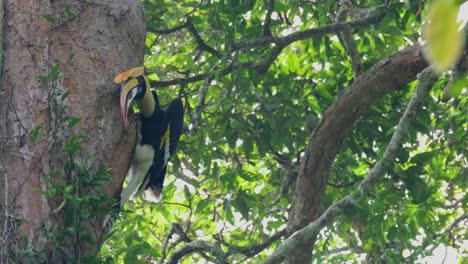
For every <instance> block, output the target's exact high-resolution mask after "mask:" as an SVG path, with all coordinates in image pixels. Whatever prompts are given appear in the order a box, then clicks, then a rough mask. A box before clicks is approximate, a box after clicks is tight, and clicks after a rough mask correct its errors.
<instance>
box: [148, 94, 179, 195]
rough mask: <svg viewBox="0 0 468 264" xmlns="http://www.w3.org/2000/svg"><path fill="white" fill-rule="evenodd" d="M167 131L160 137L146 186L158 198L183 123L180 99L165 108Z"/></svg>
mask: <svg viewBox="0 0 468 264" xmlns="http://www.w3.org/2000/svg"><path fill="white" fill-rule="evenodd" d="M166 122H167V124H168V126H167V131H166V133H167V134H166V133H165V135H164V136H163V137H162V139H161V145H160V149H159V151H158V152H157V154H156V156H155V160H154V162H153V167H152V168H151V176H150V182H149V184H148V187H151V190H152V191H153V194H154V196H155V197H156V198H159V197H160V195H161V191H162V188H163V184H164V179H165V177H166V170H167V162H168V161H169V158H170V157H171V156H172V155H173V154H174V153H175V151H176V148H177V144H178V143H179V138H180V135H181V134H182V127H183V123H184V107H183V105H182V101H181V100H180V99H176V100H174V101H172V102H171V104H170V105H169V107H168V108H167V110H166Z"/></svg>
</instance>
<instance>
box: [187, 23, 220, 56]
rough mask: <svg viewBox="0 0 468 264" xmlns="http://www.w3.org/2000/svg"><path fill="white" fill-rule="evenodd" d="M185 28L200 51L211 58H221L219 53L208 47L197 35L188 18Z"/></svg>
mask: <svg viewBox="0 0 468 264" xmlns="http://www.w3.org/2000/svg"><path fill="white" fill-rule="evenodd" d="M186 24H187V28H188V31H189V32H190V34H192V36H193V37H194V38H195V41H196V42H197V46H198V48H199V49H200V50H201V51H206V52H209V53H211V54H212V55H213V56H215V57H217V58H218V59H220V58H221V57H222V55H221V53H220V52H219V51H217V50H215V49H214V48H212V47H210V46H209V45H208V44H206V42H205V41H204V40H203V39H202V37H201V36H200V34H199V33H198V31H197V29H196V28H195V26H194V25H193V24H192V21H191V20H190V17H187V23H186Z"/></svg>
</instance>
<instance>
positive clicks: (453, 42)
mask: <svg viewBox="0 0 468 264" xmlns="http://www.w3.org/2000/svg"><path fill="white" fill-rule="evenodd" d="M457 15H458V7H457V5H455V3H453V2H452V1H448V0H434V1H432V2H431V6H430V8H429V10H428V12H427V16H426V19H425V22H426V24H425V25H424V27H423V34H422V36H423V39H424V40H425V41H426V42H427V43H426V46H425V51H426V52H425V55H426V57H427V59H428V60H429V61H430V62H431V64H432V65H433V66H434V68H435V69H436V70H437V71H439V72H444V71H446V70H448V69H450V67H452V66H453V65H454V64H455V63H456V62H457V60H458V58H460V56H461V53H462V51H463V46H464V42H465V31H464V30H462V29H460V24H459V23H458V22H457Z"/></svg>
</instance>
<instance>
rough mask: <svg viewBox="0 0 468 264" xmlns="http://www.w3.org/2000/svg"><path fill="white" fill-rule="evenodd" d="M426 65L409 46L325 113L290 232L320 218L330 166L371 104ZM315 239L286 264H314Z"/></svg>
mask: <svg viewBox="0 0 468 264" xmlns="http://www.w3.org/2000/svg"><path fill="white" fill-rule="evenodd" d="M425 67H427V62H426V61H425V59H424V57H423V54H422V49H421V47H420V46H419V45H416V46H412V47H409V48H406V49H404V50H402V51H400V52H398V53H396V54H395V55H394V56H391V57H389V58H388V59H385V60H383V61H381V62H379V63H378V64H376V65H375V66H374V67H372V68H371V69H370V70H368V71H367V72H365V73H364V74H362V75H361V76H359V77H358V78H357V79H356V80H355V81H354V83H353V84H352V85H351V86H350V87H348V88H347V89H346V91H345V93H344V94H343V95H342V96H341V97H340V98H339V99H338V100H337V101H336V102H335V103H333V104H332V105H331V106H330V107H329V108H328V109H327V111H326V112H325V113H324V116H323V118H322V121H321V123H320V125H319V126H318V127H317V128H316V130H315V132H314V133H313V135H312V136H311V137H310V139H309V142H308V146H307V150H306V152H305V155H304V157H303V158H302V160H301V167H300V172H299V175H298V178H297V182H296V190H295V194H296V201H295V205H294V208H293V212H292V216H291V218H290V221H289V222H288V233H289V235H290V234H292V233H294V232H295V231H297V230H299V229H301V228H303V227H304V226H306V225H307V224H308V223H310V222H312V221H313V220H315V219H317V217H319V216H320V214H321V213H322V211H323V209H325V208H323V197H324V195H325V191H326V187H327V182H328V177H329V173H330V167H331V165H332V163H333V161H334V159H335V156H336V155H337V153H338V152H339V150H340V147H341V143H342V141H343V138H344V137H345V136H346V135H347V134H348V132H349V131H350V130H351V128H352V127H353V125H354V124H355V123H356V121H357V120H358V119H359V118H360V117H361V116H362V114H363V113H364V112H365V111H367V110H368V109H369V107H370V106H372V105H373V104H375V103H376V102H378V101H379V100H380V99H381V98H382V97H383V96H384V95H386V94H388V93H390V92H392V91H395V90H397V89H400V88H401V87H402V86H403V85H405V84H407V83H409V82H411V81H413V80H415V79H416V75H417V74H418V73H419V72H420V71H421V70H422V69H424V68H425ZM314 243H315V241H314V240H312V241H309V242H308V243H306V244H303V245H302V246H301V247H299V248H296V249H295V250H294V253H293V254H290V255H289V257H288V258H287V259H286V263H291V264H292V263H310V260H311V257H312V249H313V246H314Z"/></svg>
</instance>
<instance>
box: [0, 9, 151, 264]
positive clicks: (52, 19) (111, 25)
mask: <svg viewBox="0 0 468 264" xmlns="http://www.w3.org/2000/svg"><path fill="white" fill-rule="evenodd" d="M4 11H5V15H4V19H3V39H2V44H3V54H4V63H3V67H2V68H3V73H2V78H1V83H0V95H1V96H0V176H1V177H0V178H1V183H0V194H1V197H0V201H1V208H2V212H1V213H0V216H1V217H0V218H1V221H2V223H1V226H2V227H0V233H1V235H2V237H6V236H7V237H8V238H9V241H10V242H11V243H4V244H3V245H0V248H1V250H0V253H1V255H0V258H2V259H0V262H2V263H7V262H9V261H14V258H12V257H11V255H12V254H16V255H18V254H17V253H15V252H12V250H15V249H17V247H15V245H16V246H17V245H18V244H17V243H16V242H17V241H18V240H17V238H18V235H19V236H24V237H25V238H26V239H27V241H28V243H29V246H32V247H34V248H36V249H39V250H45V251H44V252H45V253H46V255H47V256H48V257H51V255H52V252H51V251H52V250H53V249H52V248H51V247H48V245H49V244H50V242H51V241H50V238H48V237H46V236H45V235H44V230H51V231H54V230H59V229H60V228H61V227H63V226H64V221H65V220H64V218H65V215H66V214H65V213H63V212H64V211H66V210H67V207H68V206H70V203H69V202H67V203H65V204H64V207H63V210H56V209H57V208H59V206H60V203H61V202H62V201H64V200H66V199H65V198H64V197H63V196H62V195H57V196H53V197H52V196H51V197H50V198H47V197H46V196H44V195H43V194H41V193H40V192H39V191H38V190H42V192H50V184H48V183H47V182H46V181H45V179H46V178H47V177H49V176H50V175H51V173H52V172H54V171H56V172H57V175H58V176H56V178H54V181H56V183H63V182H67V181H70V179H68V178H66V177H65V176H64V175H65V174H66V173H64V166H65V165H66V164H64V162H65V161H64V160H65V156H66V155H67V154H66V153H64V151H63V148H61V147H60V146H59V145H57V144H53V142H55V141H54V140H57V139H60V138H66V137H67V135H68V134H67V133H68V132H67V131H65V130H59V129H58V128H59V127H60V124H57V122H58V121H59V120H57V118H58V116H59V115H65V116H72V117H77V118H79V119H80V122H79V123H78V124H77V125H76V126H74V127H73V129H72V131H71V132H70V133H71V134H73V135H78V134H84V135H88V136H90V139H89V140H86V141H83V143H82V145H81V146H82V147H83V151H82V152H81V153H80V152H79V153H77V154H76V157H82V158H83V157H85V155H90V160H89V163H90V164H93V165H95V166H96V167H97V166H98V164H103V165H106V166H108V167H110V168H111V169H112V177H113V178H112V182H111V183H110V186H106V190H107V193H108V194H109V195H110V196H113V195H115V194H116V193H117V192H118V190H119V188H120V185H121V183H122V181H123V179H124V177H125V174H126V172H127V169H128V166H129V155H130V153H131V151H132V147H133V144H134V140H135V134H134V133H131V132H125V131H123V130H122V125H121V122H120V115H119V109H118V89H117V87H116V85H115V84H114V83H113V78H114V76H115V75H116V74H117V73H118V72H120V71H123V70H127V69H128V68H130V67H135V66H141V65H142V63H143V51H144V40H145V29H146V22H145V14H144V10H143V7H142V5H141V3H140V1H139V0H131V1H129V0H117V1H115V0H96V1H33V0H24V1H23V0H22V1H17V0H5V2H4ZM69 59H72V60H71V62H69V63H67V61H68V60H69ZM57 62H58V63H59V64H60V66H59V67H58V68H57V70H58V72H54V65H57V64H56V63H57ZM40 76H43V77H40ZM54 76H56V78H55V77H54ZM38 77H39V79H38ZM45 78H46V79H47V80H44V79H45ZM40 79H42V80H40ZM64 93H69V95H68V97H66V96H65V97H66V99H64V98H65V97H62V95H63V94H64ZM62 99H64V100H62ZM54 100H55V101H59V102H62V101H63V104H62V105H60V106H59V107H57V105H56V104H55V103H54ZM62 110H63V113H61V112H60V111H62ZM133 124H134V123H133ZM38 126H42V128H41V129H40V130H37V131H38V132H41V133H44V134H45V133H47V129H52V132H51V133H48V136H47V137H44V138H39V139H37V140H36V141H35V142H33V141H32V140H31V134H32V133H33V132H34V131H35V128H36V127H38ZM131 128H132V126H130V129H128V130H127V131H134V129H131ZM55 129H57V130H58V131H54V130H55ZM81 160H83V159H81ZM82 162H84V161H82ZM85 191H89V192H93V191H96V190H78V189H77V191H76V192H85ZM98 202H99V201H97V202H96V203H98ZM54 210H56V212H53V211H54ZM101 221H102V219H97V218H89V220H88V221H87V222H86V224H85V225H84V229H86V230H84V231H87V232H88V233H89V234H91V235H90V236H89V237H90V238H89V239H90V240H92V241H93V242H98V243H91V244H93V245H97V246H93V247H90V246H83V247H80V249H79V250H78V252H79V255H85V254H88V253H90V254H94V253H96V250H97V249H98V248H99V244H100V242H101V241H102V232H101V231H102V227H101ZM4 224H5V225H4ZM6 226H8V227H12V228H14V227H15V226H17V227H19V228H18V230H19V234H16V233H15V232H14V229H11V228H5V227H6ZM15 241H16V242H15ZM62 250H63V251H65V252H62V253H64V254H59V255H61V257H60V258H62V259H63V258H64V256H65V255H70V252H74V254H75V256H74V257H79V256H76V254H77V253H76V252H77V249H76V248H65V249H62ZM58 253H60V252H58ZM8 254H10V256H8ZM47 261H52V259H48V260H47Z"/></svg>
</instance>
